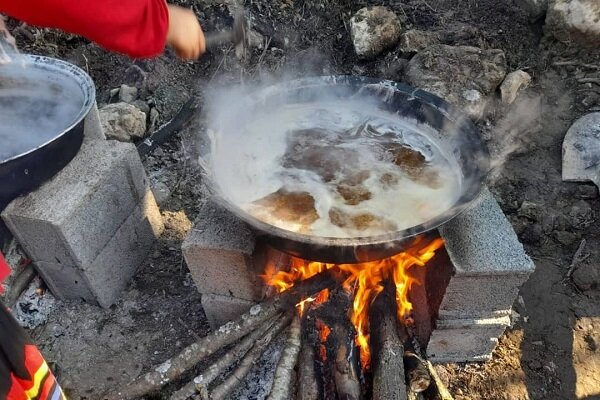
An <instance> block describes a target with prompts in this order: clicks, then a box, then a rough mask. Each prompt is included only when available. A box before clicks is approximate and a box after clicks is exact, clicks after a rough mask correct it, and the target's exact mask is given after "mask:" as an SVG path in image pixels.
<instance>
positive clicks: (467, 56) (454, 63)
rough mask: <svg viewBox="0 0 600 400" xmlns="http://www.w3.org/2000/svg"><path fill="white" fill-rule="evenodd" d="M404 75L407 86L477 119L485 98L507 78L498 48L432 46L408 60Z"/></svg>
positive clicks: (480, 114) (502, 57)
mask: <svg viewBox="0 0 600 400" xmlns="http://www.w3.org/2000/svg"><path fill="white" fill-rule="evenodd" d="M405 75H406V81H407V83H409V84H411V85H413V86H415V87H418V88H421V89H424V90H427V91H429V92H432V93H434V94H436V95H438V96H440V97H442V98H443V99H445V100H446V101H448V102H449V103H451V104H453V105H455V106H456V107H457V108H458V109H459V110H462V111H463V112H465V113H466V114H468V115H469V116H471V117H473V118H476V119H479V118H481V117H482V116H483V112H484V110H485V106H486V104H487V97H488V96H489V95H490V94H491V93H493V92H494V91H495V90H496V88H497V87H498V85H499V84H500V82H502V80H503V79H504V76H505V75H506V58H505V56H504V52H503V51H502V50H497V49H490V50H482V49H479V48H477V47H470V46H448V45H443V44H439V45H433V46H429V47H428V48H426V49H425V50H423V51H420V52H419V53H417V54H416V55H415V56H414V57H413V58H412V59H411V60H410V62H409V63H408V66H407V68H406V71H405Z"/></svg>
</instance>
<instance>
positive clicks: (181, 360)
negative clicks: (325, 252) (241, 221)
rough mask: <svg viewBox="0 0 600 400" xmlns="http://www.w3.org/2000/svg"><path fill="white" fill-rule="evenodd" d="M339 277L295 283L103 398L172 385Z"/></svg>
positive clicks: (329, 275) (138, 394)
mask: <svg viewBox="0 0 600 400" xmlns="http://www.w3.org/2000/svg"><path fill="white" fill-rule="evenodd" d="M339 278H340V277H339V273H338V272H337V271H333V270H326V271H323V272H321V273H319V274H317V275H315V276H313V277H311V278H309V279H306V280H304V281H302V282H298V283H297V284H296V285H294V287H292V288H291V289H290V290H287V291H285V292H284V293H282V294H281V295H279V296H277V297H275V298H273V299H270V300H267V301H265V302H263V303H261V304H258V305H256V306H254V307H252V308H251V309H250V310H249V311H248V312H247V313H245V314H244V315H242V316H241V317H240V318H239V319H238V320H237V321H235V322H229V323H227V324H225V325H223V326H222V327H220V328H219V329H218V330H216V331H215V332H213V333H212V334H210V335H208V336H205V337H203V338H201V339H200V340H198V341H196V342H195V343H192V344H191V345H189V346H187V347H186V348H185V349H184V350H183V351H182V352H181V353H180V354H178V355H176V356H175V357H173V358H171V359H169V360H167V361H165V362H164V363H162V364H161V365H159V366H158V367H156V368H154V369H153V370H152V371H151V372H148V373H146V374H145V375H143V376H141V377H139V378H137V379H135V380H134V381H133V382H132V383H131V384H129V385H128V386H127V387H124V388H120V390H119V391H118V392H114V393H110V394H108V395H106V396H104V398H105V399H135V398H137V397H142V396H144V395H146V394H148V393H151V392H154V391H157V390H158V389H160V388H161V387H163V386H164V385H166V384H168V383H170V382H173V381H174V380H176V379H177V378H179V377H180V376H181V375H182V374H183V373H185V372H186V371H188V370H190V369H191V368H193V367H194V366H195V365H197V364H198V363H199V362H200V361H202V360H203V359H205V358H206V357H209V356H210V355H212V354H214V353H215V352H217V351H218V350H219V349H221V348H223V347H225V346H228V345H230V344H233V343H235V342H236V341H238V340H239V339H241V338H243V337H244V336H246V335H247V334H249V333H250V332H252V331H254V330H255V329H257V328H258V327H259V326H260V325H261V324H263V323H264V322H265V321H268V320H272V319H274V318H275V317H276V316H277V315H278V314H279V313H281V311H286V310H289V309H291V308H293V307H294V306H295V305H296V304H297V303H298V302H299V301H300V300H301V299H302V298H303V297H306V296H307V295H313V294H315V293H318V292H320V291H321V290H323V289H326V288H332V287H334V286H336V285H337V284H338V280H339Z"/></svg>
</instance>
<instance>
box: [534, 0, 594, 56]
mask: <svg viewBox="0 0 600 400" xmlns="http://www.w3.org/2000/svg"><path fill="white" fill-rule="evenodd" d="M544 31H545V33H546V34H548V35H552V36H554V37H555V38H556V39H557V40H559V41H561V42H564V43H572V42H578V43H579V44H583V45H590V46H598V45H600V1H598V0H549V2H548V13H547V14H546V25H545V26H544Z"/></svg>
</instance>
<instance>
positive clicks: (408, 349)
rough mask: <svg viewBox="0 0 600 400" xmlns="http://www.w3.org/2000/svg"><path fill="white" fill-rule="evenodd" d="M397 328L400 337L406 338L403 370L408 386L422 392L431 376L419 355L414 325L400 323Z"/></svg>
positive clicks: (427, 385)
mask: <svg viewBox="0 0 600 400" xmlns="http://www.w3.org/2000/svg"><path fill="white" fill-rule="evenodd" d="M399 330H400V332H401V334H400V335H401V337H406V338H407V339H406V341H405V342H404V371H405V373H406V381H407V382H408V386H409V388H410V390H411V391H412V392H414V393H421V392H424V391H425V390H427V388H428V387H429V385H430V384H431V376H430V374H429V371H428V369H427V365H426V363H425V360H424V359H423V358H422V357H421V356H420V354H421V351H420V350H421V349H420V345H419V342H418V340H417V338H416V336H415V333H414V332H415V330H414V327H413V326H412V325H408V326H407V325H405V324H402V323H400V324H399Z"/></svg>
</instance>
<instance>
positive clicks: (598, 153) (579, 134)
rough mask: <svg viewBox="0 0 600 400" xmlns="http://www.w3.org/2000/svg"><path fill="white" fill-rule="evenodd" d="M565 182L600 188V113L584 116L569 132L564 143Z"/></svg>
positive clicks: (563, 172)
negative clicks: (591, 183)
mask: <svg viewBox="0 0 600 400" xmlns="http://www.w3.org/2000/svg"><path fill="white" fill-rule="evenodd" d="M562 179H563V181H573V182H589V181H591V182H593V183H594V184H595V185H596V186H600V112H595V113H591V114H587V115H584V116H583V117H581V118H579V119H578V120H577V121H575V123H574V124H573V125H571V127H570V128H569V130H568V131H567V134H566V135H565V140H564V142H563V160H562Z"/></svg>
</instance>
